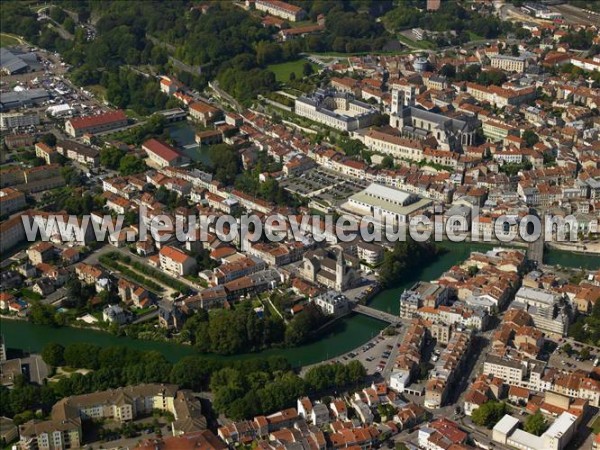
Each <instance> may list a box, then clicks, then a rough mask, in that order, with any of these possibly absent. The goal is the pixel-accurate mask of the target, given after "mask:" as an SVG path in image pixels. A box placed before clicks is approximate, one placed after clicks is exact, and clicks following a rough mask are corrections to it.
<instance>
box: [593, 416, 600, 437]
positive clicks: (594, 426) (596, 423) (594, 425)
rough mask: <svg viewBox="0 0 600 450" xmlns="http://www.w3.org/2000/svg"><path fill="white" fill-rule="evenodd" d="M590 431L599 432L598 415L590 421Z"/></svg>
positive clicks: (599, 421) (599, 420)
mask: <svg viewBox="0 0 600 450" xmlns="http://www.w3.org/2000/svg"><path fill="white" fill-rule="evenodd" d="M592 432H594V433H595V434H598V433H600V416H598V417H596V419H595V420H594V422H593V423H592Z"/></svg>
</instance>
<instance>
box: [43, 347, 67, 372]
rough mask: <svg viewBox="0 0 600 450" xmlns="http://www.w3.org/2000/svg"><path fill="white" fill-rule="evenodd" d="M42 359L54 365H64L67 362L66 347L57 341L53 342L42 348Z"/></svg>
mask: <svg viewBox="0 0 600 450" xmlns="http://www.w3.org/2000/svg"><path fill="white" fill-rule="evenodd" d="M42 359H43V360H44V362H45V363H46V364H48V365H50V366H52V367H58V366H62V365H63V364H64V363H65V348H64V347H63V346H62V345H60V344H57V343H56V342H51V343H49V344H47V345H46V346H45V347H44V349H43V350H42Z"/></svg>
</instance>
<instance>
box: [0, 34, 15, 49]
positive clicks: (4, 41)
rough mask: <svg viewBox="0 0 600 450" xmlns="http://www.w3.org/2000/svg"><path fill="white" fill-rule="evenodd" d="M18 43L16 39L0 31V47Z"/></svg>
mask: <svg viewBox="0 0 600 450" xmlns="http://www.w3.org/2000/svg"><path fill="white" fill-rule="evenodd" d="M13 45H19V41H18V39H16V38H14V37H12V36H10V35H8V34H4V33H0V47H10V46H13Z"/></svg>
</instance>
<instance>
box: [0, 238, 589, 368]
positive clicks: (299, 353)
mask: <svg viewBox="0 0 600 450" xmlns="http://www.w3.org/2000/svg"><path fill="white" fill-rule="evenodd" d="M440 246H442V247H444V249H446V250H447V251H446V252H443V253H442V254H441V255H440V256H439V258H438V259H437V260H436V261H434V262H433V263H432V264H430V265H428V266H427V267H424V268H423V269H422V270H421V271H420V272H419V273H418V274H417V275H415V277H413V278H411V279H406V280H402V282H401V283H400V284H398V285H397V286H396V287H395V288H393V289H387V290H384V291H381V292H379V293H378V294H377V295H375V296H374V297H373V298H372V299H371V300H370V301H369V306H370V307H372V308H376V309H379V310H381V311H385V312H388V313H392V314H398V310H399V308H400V305H399V302H398V299H399V298H400V295H401V294H402V292H403V291H404V289H406V288H408V287H410V286H412V284H414V283H415V282H416V281H419V280H424V281H430V280H434V279H436V278H438V277H439V276H440V275H441V274H442V273H444V272H445V271H446V270H448V269H449V268H450V267H452V266H453V265H456V264H458V263H460V262H462V261H464V260H465V259H466V258H467V257H468V256H469V255H470V253H471V252H473V251H486V250H489V249H491V248H493V247H494V246H495V245H493V244H455V243H446V242H445V243H441V244H440ZM544 261H545V263H546V264H550V265H560V266H562V267H574V268H581V267H583V268H587V269H600V258H598V257H596V256H592V255H579V254H575V253H572V252H564V251H558V250H553V249H550V250H548V251H547V252H546V255H545V259H544ZM386 326H387V324H385V323H383V322H380V321H379V320H376V319H372V318H370V317H366V316H362V315H359V314H352V315H350V316H348V317H346V318H344V319H341V320H336V321H334V322H333V323H331V325H330V327H328V328H327V329H326V330H324V332H323V333H322V334H321V336H320V338H319V339H318V340H316V341H313V342H310V343H308V344H305V345H302V346H298V347H293V348H272V349H268V350H264V351H262V352H256V353H244V354H241V355H232V356H220V355H214V354H203V355H202V356H205V357H206V358H210V359H223V360H233V359H251V358H260V357H269V356H283V357H285V358H287V359H288V361H290V363H291V364H292V365H293V366H296V367H300V366H305V365H309V364H315V363H318V362H322V361H326V360H329V359H331V358H335V357H338V356H340V355H343V354H346V353H348V352H350V351H353V350H354V349H356V348H358V347H361V346H362V345H364V343H365V342H367V341H369V340H370V339H372V338H374V337H375V336H376V335H378V334H379V333H380V332H381V330H383V329H384V328H386ZM0 333H1V334H2V335H4V339H5V343H6V346H7V347H8V348H9V349H18V350H22V351H26V352H36V351H37V352H39V351H41V350H42V348H43V347H44V346H45V345H46V344H47V343H49V342H58V343H61V344H63V345H64V344H69V343H72V342H89V343H93V344H96V345H101V346H113V345H123V346H127V347H131V348H136V349H139V350H155V351H158V352H160V353H162V354H163V355H164V356H165V357H166V358H167V359H168V360H170V361H172V362H176V361H178V360H179V359H181V358H183V357H185V356H190V355H198V354H199V353H198V352H196V351H195V349H194V348H193V347H190V346H185V345H180V344H175V343H171V342H161V341H144V340H137V339H132V338H128V337H119V336H115V335H113V334H110V333H107V332H103V331H96V330H90V329H89V328H73V327H63V328H52V327H48V326H42V325H34V324H32V323H30V322H25V321H20V320H7V319H0Z"/></svg>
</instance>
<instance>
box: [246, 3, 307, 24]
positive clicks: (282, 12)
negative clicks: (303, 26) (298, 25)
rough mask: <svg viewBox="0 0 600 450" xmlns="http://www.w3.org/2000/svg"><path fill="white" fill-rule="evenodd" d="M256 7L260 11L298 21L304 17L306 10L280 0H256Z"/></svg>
mask: <svg viewBox="0 0 600 450" xmlns="http://www.w3.org/2000/svg"><path fill="white" fill-rule="evenodd" d="M254 7H255V8H256V9H257V10H258V11H264V12H266V13H267V14H271V15H272V16H277V17H281V18H282V19H285V20H289V21H290V22H296V21H298V20H302V19H304V17H305V16H306V11H304V10H303V9H302V8H300V7H299V6H296V5H291V4H289V3H286V2H282V1H280V0H256V1H255V2H254Z"/></svg>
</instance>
